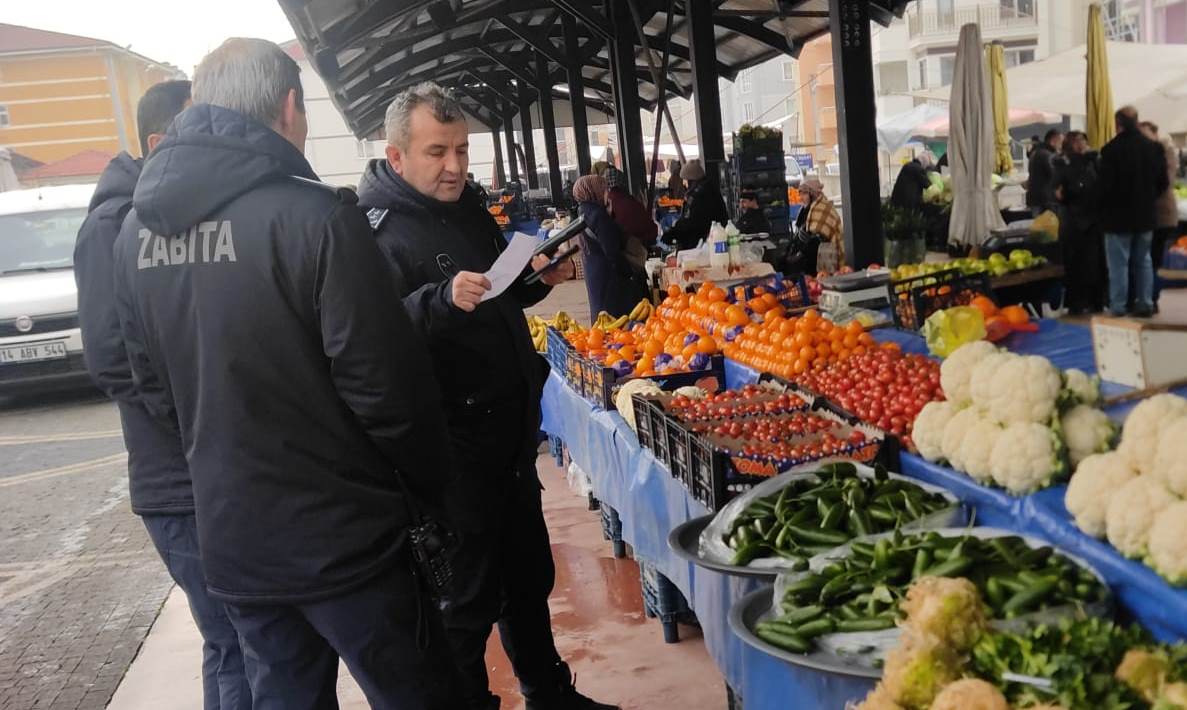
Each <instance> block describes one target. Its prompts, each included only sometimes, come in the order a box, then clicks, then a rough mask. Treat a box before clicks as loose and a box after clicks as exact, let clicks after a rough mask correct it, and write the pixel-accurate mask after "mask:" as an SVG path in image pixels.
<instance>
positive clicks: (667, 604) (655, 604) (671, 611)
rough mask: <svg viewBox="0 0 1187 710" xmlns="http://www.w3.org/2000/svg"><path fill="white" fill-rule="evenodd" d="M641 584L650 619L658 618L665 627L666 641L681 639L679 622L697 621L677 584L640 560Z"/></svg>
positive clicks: (644, 606)
mask: <svg viewBox="0 0 1187 710" xmlns="http://www.w3.org/2000/svg"><path fill="white" fill-rule="evenodd" d="M639 586H640V587H641V588H642V592H643V613H644V614H646V616H647V618H649V619H656V618H658V619H659V621H660V623H661V624H662V625H663V629H664V642H665V643H677V642H679V641H680V629H679V627H678V626H677V624H678V623H681V622H683V623H689V624H695V623H696V616H695V615H694V614H693V612H692V609H691V608H690V607H689V606H688V601H687V600H686V599H685V598H684V595H683V594H681V593H680V590H679V589H677V588H676V585H674V584H672V582H671V580H669V579H668V578H667V577H665V576H664V575H663V574H661V573H660V571H659V570H658V569H656V567H655V565H653V564H650V563H648V562H645V561H643V560H639Z"/></svg>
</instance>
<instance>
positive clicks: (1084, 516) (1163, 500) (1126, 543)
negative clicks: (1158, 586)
mask: <svg viewBox="0 0 1187 710" xmlns="http://www.w3.org/2000/svg"><path fill="white" fill-rule="evenodd" d="M1081 406H1082V405H1081ZM1072 411H1075V410H1072ZM1065 418H1066V415H1065ZM1096 426H1101V427H1103V426H1104V424H1103V423H1102V424H1098V425H1096ZM1100 434H1101V435H1103V434H1104V431H1103V429H1102V430H1101V431H1100ZM1185 445H1187V400H1185V399H1183V398H1182V397H1178V396H1176V395H1173V394H1160V395H1155V396H1154V397H1151V398H1149V399H1147V400H1144V401H1143V402H1141V403H1140V404H1138V406H1137V407H1135V408H1134V410H1133V411H1132V412H1130V414H1129V417H1128V418H1127V419H1126V420H1125V426H1124V428H1123V430H1122V433H1121V444H1120V446H1118V448H1117V450H1116V451H1113V452H1108V453H1091V454H1090V455H1088V456H1086V457H1084V458H1083V459H1082V461H1081V462H1080V465H1079V468H1077V470H1076V473H1075V475H1073V476H1072V480H1071V482H1070V483H1069V484H1068V489H1067V494H1066V495H1065V497H1064V503H1065V504H1066V505H1067V509H1068V512H1069V513H1071V515H1072V516H1073V517H1074V518H1075V523H1076V526H1077V527H1079V528H1080V529H1081V530H1083V531H1084V532H1085V533H1087V534H1088V535H1092V536H1093V537H1098V538H1101V537H1103V538H1106V539H1108V541H1109V543H1110V544H1112V545H1113V547H1115V548H1117V550H1118V552H1120V553H1121V554H1123V555H1125V556H1126V557H1130V558H1133V559H1136V560H1142V561H1144V562H1145V563H1146V564H1147V565H1149V566H1150V567H1151V568H1153V569H1154V570H1155V571H1156V572H1158V573H1159V574H1160V575H1162V576H1163V577H1164V578H1165V579H1166V580H1167V581H1168V582H1170V583H1171V584H1174V585H1179V586H1187V499H1185V498H1187V456H1184V453H1185V452H1184V451H1183V449H1184V446H1185Z"/></svg>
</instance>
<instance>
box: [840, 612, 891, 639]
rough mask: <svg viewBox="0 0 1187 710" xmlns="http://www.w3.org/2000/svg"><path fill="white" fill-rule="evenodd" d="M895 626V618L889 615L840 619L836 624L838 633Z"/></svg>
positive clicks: (878, 629) (877, 629)
mask: <svg viewBox="0 0 1187 710" xmlns="http://www.w3.org/2000/svg"><path fill="white" fill-rule="evenodd" d="M893 626H894V618H893V617H891V616H889V615H887V616H875V617H870V618H865V619H845V620H843V621H838V622H837V624H836V631H837V633H845V634H851V633H856V632H860V631H881V630H883V629H889V628H892V627H893Z"/></svg>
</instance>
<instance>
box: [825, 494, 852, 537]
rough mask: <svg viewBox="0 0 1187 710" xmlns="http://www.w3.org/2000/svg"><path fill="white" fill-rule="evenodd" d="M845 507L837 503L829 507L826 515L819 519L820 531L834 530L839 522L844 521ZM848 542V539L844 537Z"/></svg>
mask: <svg viewBox="0 0 1187 710" xmlns="http://www.w3.org/2000/svg"><path fill="white" fill-rule="evenodd" d="M845 512H846V507H845V504H844V503H841V502H837V503H835V504H833V505H832V506H830V507H829V509H828V514H827V515H825V516H824V517H822V518H821V519H820V528H821V529H822V530H835V529H836V528H837V527H838V526H839V525H840V524H841V521H842V520H844V519H845ZM845 539H846V540H848V539H849V537H848V536H845Z"/></svg>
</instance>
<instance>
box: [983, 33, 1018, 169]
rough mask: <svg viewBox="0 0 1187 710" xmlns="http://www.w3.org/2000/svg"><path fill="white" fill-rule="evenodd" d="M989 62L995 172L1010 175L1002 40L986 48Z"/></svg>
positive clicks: (1011, 166) (1004, 55)
mask: <svg viewBox="0 0 1187 710" xmlns="http://www.w3.org/2000/svg"><path fill="white" fill-rule="evenodd" d="M985 57H986V59H987V61H988V64H989V86H990V89H991V90H992V91H993V145H994V166H993V172H995V173H997V174H998V175H1009V174H1010V171H1011V170H1013V169H1014V158H1013V157H1012V156H1011V155H1010V110H1009V108H1008V107H1009V105H1010V101H1009V97H1008V96H1007V94H1006V51H1005V48H1004V47H1002V44H1001V42H994V43H993V44H991V45H989V46H988V47H986V48H985Z"/></svg>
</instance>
